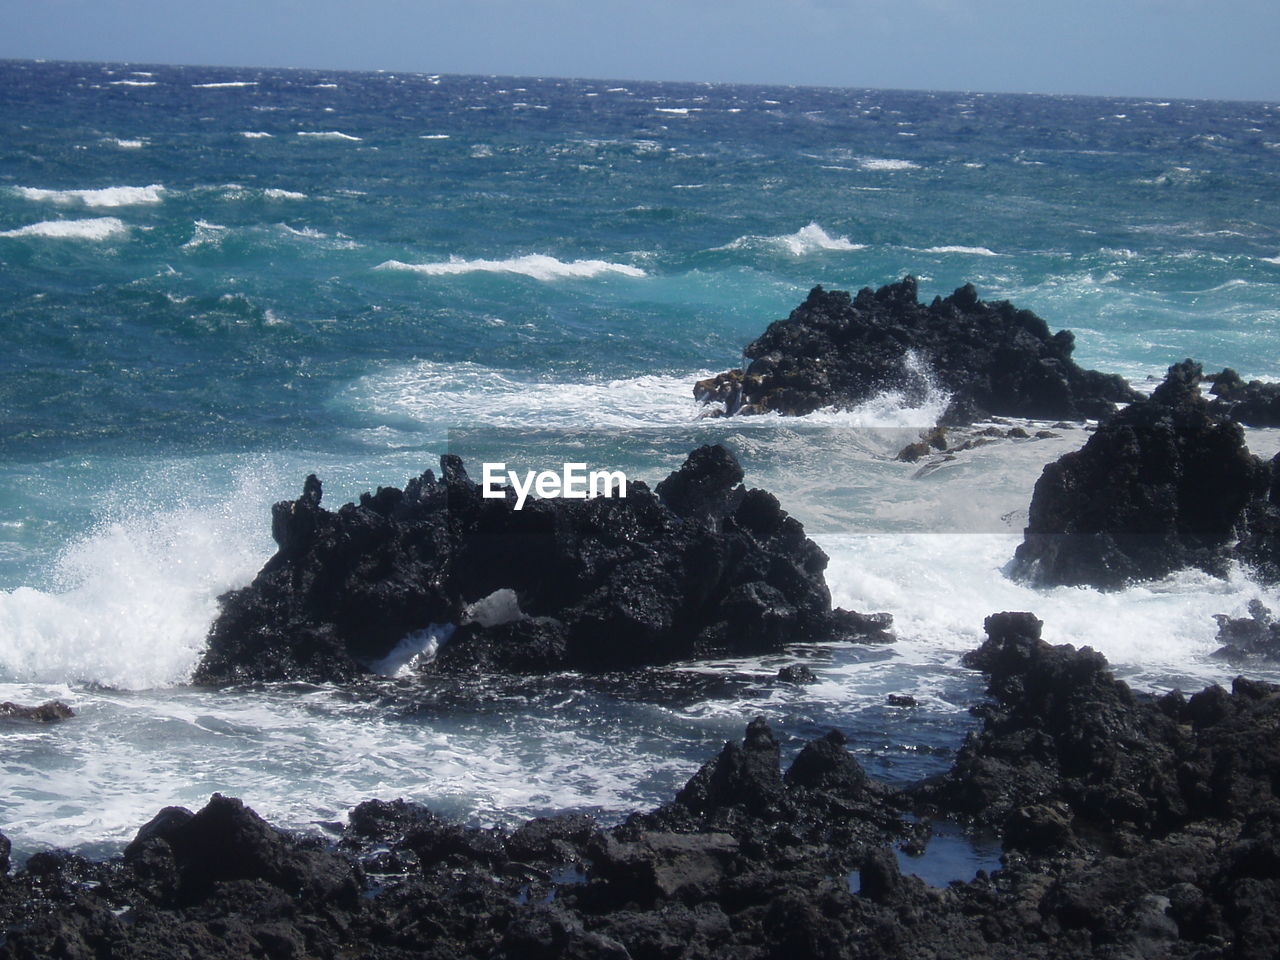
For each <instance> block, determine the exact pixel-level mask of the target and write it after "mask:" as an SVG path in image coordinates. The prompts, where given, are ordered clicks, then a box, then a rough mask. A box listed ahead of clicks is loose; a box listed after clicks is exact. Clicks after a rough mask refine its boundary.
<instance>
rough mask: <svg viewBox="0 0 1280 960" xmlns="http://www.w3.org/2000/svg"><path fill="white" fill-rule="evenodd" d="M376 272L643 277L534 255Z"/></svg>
mask: <svg viewBox="0 0 1280 960" xmlns="http://www.w3.org/2000/svg"><path fill="white" fill-rule="evenodd" d="M374 269H375V270H407V271H409V272H412V273H421V274H424V275H426V276H429V277H442V276H455V275H458V274H466V273H516V274H521V275H523V276H526V277H532V278H533V279H535V280H562V279H583V278H588V277H598V276H601V275H602V274H620V275H621V276H624V277H643V276H646V274H645V272H644V271H643V270H641V269H640V268H639V267H633V266H631V265H630V264H626V263H613V262H611V261H608V260H558V259H556V258H555V257H551V256H547V255H546V254H542V253H531V254H527V255H525V256H522V257H511V258H509V259H507V260H463V259H461V258H460V257H450V258H449V259H448V260H447V261H445V262H443V263H404V262H402V261H400V260H388V261H386V262H385V263H380V264H378V265H377V266H376V267H375V268H374Z"/></svg>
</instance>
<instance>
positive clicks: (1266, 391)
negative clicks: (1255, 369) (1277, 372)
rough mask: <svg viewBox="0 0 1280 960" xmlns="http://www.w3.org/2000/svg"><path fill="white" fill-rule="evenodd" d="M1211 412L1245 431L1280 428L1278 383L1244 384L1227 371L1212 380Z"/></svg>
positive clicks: (1250, 382) (1279, 392) (1254, 381)
mask: <svg viewBox="0 0 1280 960" xmlns="http://www.w3.org/2000/svg"><path fill="white" fill-rule="evenodd" d="M1205 379H1212V380H1213V387H1212V388H1211V389H1210V391H1209V392H1210V393H1211V394H1212V395H1213V397H1214V400H1213V409H1214V411H1215V412H1218V413H1222V414H1223V415H1224V416H1226V417H1228V418H1230V419H1232V420H1234V421H1236V422H1237V423H1243V424H1244V425H1245V426H1246V427H1280V383H1264V382H1263V381H1261V380H1250V381H1249V382H1248V383H1246V382H1245V381H1244V380H1243V379H1242V378H1241V377H1240V374H1238V373H1236V372H1235V371H1234V370H1232V369H1231V368H1230V367H1227V368H1226V369H1225V370H1223V371H1222V372H1221V373H1219V374H1216V375H1214V376H1213V377H1212V378H1209V377H1206V378H1205Z"/></svg>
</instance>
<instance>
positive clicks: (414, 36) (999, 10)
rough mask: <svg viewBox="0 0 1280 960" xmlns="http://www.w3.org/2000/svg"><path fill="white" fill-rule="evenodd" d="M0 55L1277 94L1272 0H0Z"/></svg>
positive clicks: (1278, 30) (1279, 40)
mask: <svg viewBox="0 0 1280 960" xmlns="http://www.w3.org/2000/svg"><path fill="white" fill-rule="evenodd" d="M0 24H3V31H2V32H3V36H0V58H19V59H29V58H45V59H59V60H101V61H128V62H135V63H143V62H145V63H182V64H208V65H224V66H271V67H315V68H320V69H330V70H377V69H385V70H394V71H419V72H426V73H468V74H499V75H514V76H561V77H593V78H601V79H619V80H696V81H718V82H736V83H768V84H802V85H818V86H838V87H880V88H897V89H929V90H980V91H990V92H1028V93H1077V94H1100V95H1116V96H1149V97H1166V98H1167V97H1199V98H1221V99H1236V100H1277V101H1280V56H1278V55H1277V54H1278V52H1280V3H1277V2H1276V0H1216V2H1213V0H1107V2H1103V0H166V2H159V0H40V2H38V3H32V2H31V0H0Z"/></svg>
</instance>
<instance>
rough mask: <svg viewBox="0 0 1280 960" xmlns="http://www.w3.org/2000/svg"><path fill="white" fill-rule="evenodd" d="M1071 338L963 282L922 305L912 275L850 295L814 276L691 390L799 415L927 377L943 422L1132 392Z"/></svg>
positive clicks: (1057, 411) (724, 402)
mask: <svg viewBox="0 0 1280 960" xmlns="http://www.w3.org/2000/svg"><path fill="white" fill-rule="evenodd" d="M1074 346H1075V338H1074V336H1073V335H1072V333H1071V331H1069V330H1060V331H1058V332H1057V333H1050V331H1049V327H1048V325H1047V324H1046V323H1045V322H1044V321H1043V320H1042V319H1040V318H1039V317H1038V316H1036V315H1035V314H1034V313H1032V312H1031V311H1029V310H1019V309H1018V308H1016V307H1014V306H1013V305H1012V304H1011V303H1009V302H1008V301H1003V300H1002V301H996V302H992V303H986V302H983V301H982V300H979V299H978V294H977V291H976V290H974V288H973V287H972V286H970V285H966V286H963V287H961V288H959V289H958V290H956V291H955V293H953V294H951V295H950V296H949V297H946V298H945V299H944V298H941V297H936V298H934V300H933V302H932V303H930V304H928V305H925V304H922V303H920V302H919V300H918V297H917V290H916V281H915V279H914V278H913V277H906V278H905V279H903V280H901V281H899V282H898V283H891V284H887V285H886V286H883V287H881V288H880V289H879V290H872V289H871V288H870V287H865V288H863V289H862V290H860V291H859V292H858V294H857V296H855V297H850V295H849V294H848V293H845V292H843V291H839V290H833V291H826V290H823V289H822V287H814V289H813V290H812V291H811V292H810V293H809V296H808V298H807V299H806V300H805V301H804V303H802V304H801V305H800V306H798V307H797V308H796V309H795V310H793V311H792V312H791V315H790V316H789V317H787V319H785V320H778V321H775V322H774V323H772V324H770V325H769V327H768V329H767V330H765V332H764V333H763V334H762V335H761V336H760V337H759V338H758V339H756V340H754V341H753V342H752V343H751V344H749V345H748V346H747V348H746V350H745V351H744V354H745V356H746V357H747V359H748V360H750V361H751V362H750V363H749V364H748V366H747V367H746V369H745V370H730V371H728V372H727V373H722V374H720V375H719V376H717V377H712V378H710V379H707V380H702V381H699V382H698V383H697V384H696V385H695V387H694V396H695V397H696V398H697V399H698V400H700V401H702V402H704V403H717V404H720V405H721V406H720V407H718V408H717V410H718V412H719V413H721V414H726V415H732V414H750V413H766V412H777V413H780V414H782V415H784V416H803V415H804V414H807V413H812V412H813V411H814V410H818V409H820V408H822V407H829V406H837V407H840V406H852V405H854V404H857V403H860V402H862V401H864V400H867V399H869V398H871V397H873V396H875V395H876V394H878V393H881V392H883V391H886V390H896V391H902V392H905V393H906V394H908V395H912V394H916V395H918V397H919V398H923V397H924V395H925V393H926V391H927V390H928V389H929V387H930V378H932V379H933V380H934V381H936V383H937V385H938V386H939V387H941V388H942V389H944V390H946V391H948V392H950V393H951V394H952V402H951V406H950V407H949V408H948V411H947V412H946V413H945V414H944V416H943V420H944V422H946V423H948V424H961V423H969V422H972V421H973V420H975V419H979V418H981V417H982V416H984V415H992V414H996V415H1002V416H1016V417H1036V418H1044V419H1051V420H1060V419H1068V420H1074V419H1085V418H1100V417H1105V416H1109V415H1110V414H1111V413H1112V412H1114V410H1115V404H1116V403H1127V402H1130V401H1132V400H1135V399H1137V394H1135V393H1134V392H1133V391H1132V390H1131V389H1130V388H1129V386H1128V384H1126V383H1125V381H1124V380H1123V379H1122V378H1121V377H1119V376H1114V375H1107V374H1102V373H1098V372H1096V371H1093V370H1084V369H1082V368H1081V367H1079V366H1078V365H1077V364H1076V363H1075V362H1074V361H1073V360H1072V359H1071V353H1072V350H1073V349H1074Z"/></svg>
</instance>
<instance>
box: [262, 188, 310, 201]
mask: <svg viewBox="0 0 1280 960" xmlns="http://www.w3.org/2000/svg"><path fill="white" fill-rule="evenodd" d="M262 195H263V196H264V197H266V198H267V199H268V200H305V199H307V195H306V194H305V193H299V192H298V191H297V190H281V189H280V188H279V187H268V188H267V189H266V190H263V191H262Z"/></svg>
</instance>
